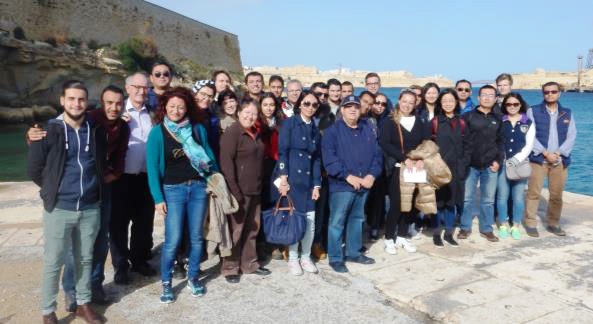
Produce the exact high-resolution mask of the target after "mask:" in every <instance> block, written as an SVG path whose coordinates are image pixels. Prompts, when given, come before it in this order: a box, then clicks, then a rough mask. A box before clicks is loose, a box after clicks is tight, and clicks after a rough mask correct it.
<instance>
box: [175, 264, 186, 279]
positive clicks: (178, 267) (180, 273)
mask: <svg viewBox="0 0 593 324" xmlns="http://www.w3.org/2000/svg"><path fill="white" fill-rule="evenodd" d="M185 276H187V271H185V266H184V264H183V263H180V262H175V265H174V266H173V278H175V279H179V280H183V279H185Z"/></svg>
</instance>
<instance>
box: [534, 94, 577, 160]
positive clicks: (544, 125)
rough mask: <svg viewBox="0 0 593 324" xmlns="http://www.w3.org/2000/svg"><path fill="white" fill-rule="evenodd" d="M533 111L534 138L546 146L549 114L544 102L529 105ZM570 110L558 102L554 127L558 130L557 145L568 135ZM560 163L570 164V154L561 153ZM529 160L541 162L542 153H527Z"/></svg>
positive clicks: (548, 134) (542, 158)
mask: <svg viewBox="0 0 593 324" xmlns="http://www.w3.org/2000/svg"><path fill="white" fill-rule="evenodd" d="M531 112H532V113H533V122H534V123H535V138H536V139H537V140H538V141H539V142H540V143H541V144H542V145H543V146H544V147H547V146H548V138H549V136H550V114H549V113H548V111H547V110H546V104H545V103H544V102H542V103H541V104H539V105H535V106H533V107H531ZM571 118H572V112H571V111H570V109H568V108H566V107H563V106H562V105H561V104H560V103H558V119H557V123H556V128H557V130H558V145H559V146H561V145H562V143H564V141H566V138H567V135H568V127H569V126H570V122H571ZM561 157H562V164H563V165H564V167H568V166H569V165H570V161H571V159H570V154H569V155H568V156H564V155H561ZM529 160H530V161H531V162H534V163H538V164H543V163H544V155H543V154H538V155H535V154H533V152H532V153H531V155H529Z"/></svg>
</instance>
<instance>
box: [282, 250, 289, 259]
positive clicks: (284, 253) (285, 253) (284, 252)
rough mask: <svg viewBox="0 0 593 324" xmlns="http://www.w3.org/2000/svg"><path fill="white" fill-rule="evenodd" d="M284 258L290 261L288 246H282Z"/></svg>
mask: <svg viewBox="0 0 593 324" xmlns="http://www.w3.org/2000/svg"><path fill="white" fill-rule="evenodd" d="M282 258H283V259H284V261H288V248H287V247H283V248H282Z"/></svg>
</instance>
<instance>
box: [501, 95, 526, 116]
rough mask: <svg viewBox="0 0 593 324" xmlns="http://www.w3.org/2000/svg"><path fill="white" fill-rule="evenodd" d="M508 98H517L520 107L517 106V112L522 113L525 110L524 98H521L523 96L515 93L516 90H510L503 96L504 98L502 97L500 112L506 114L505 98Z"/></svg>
mask: <svg viewBox="0 0 593 324" xmlns="http://www.w3.org/2000/svg"><path fill="white" fill-rule="evenodd" d="M509 98H515V99H517V100H519V103H520V104H521V107H520V108H519V113H520V114H524V113H526V112H527V103H526V102H525V100H523V97H521V95H520V94H518V93H516V92H511V93H509V94H507V95H506V96H504V99H502V104H501V105H502V107H501V108H502V112H503V113H504V114H505V115H508V114H509V113H508V111H507V100H509Z"/></svg>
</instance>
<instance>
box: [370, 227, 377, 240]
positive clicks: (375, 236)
mask: <svg viewBox="0 0 593 324" xmlns="http://www.w3.org/2000/svg"><path fill="white" fill-rule="evenodd" d="M369 239H370V240H371V241H373V242H375V241H377V240H379V230H376V229H372V230H371V233H370V234H369Z"/></svg>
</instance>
